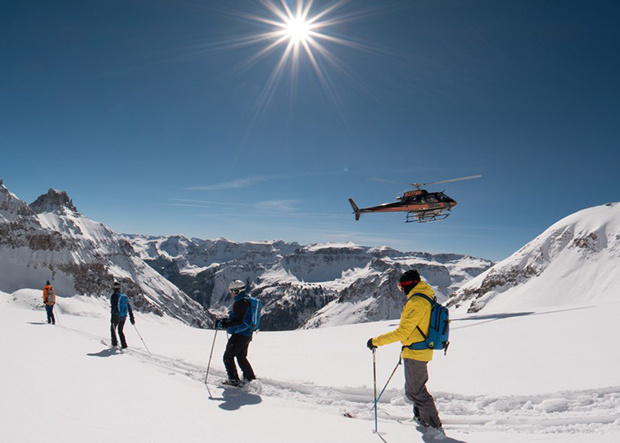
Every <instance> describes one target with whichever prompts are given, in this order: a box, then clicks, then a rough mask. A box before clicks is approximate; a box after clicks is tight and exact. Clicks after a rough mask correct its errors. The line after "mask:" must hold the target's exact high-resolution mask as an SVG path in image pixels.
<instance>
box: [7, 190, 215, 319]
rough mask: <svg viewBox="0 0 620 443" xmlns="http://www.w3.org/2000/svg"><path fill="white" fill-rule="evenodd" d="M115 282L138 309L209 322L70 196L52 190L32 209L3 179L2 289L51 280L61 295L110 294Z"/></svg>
mask: <svg viewBox="0 0 620 443" xmlns="http://www.w3.org/2000/svg"><path fill="white" fill-rule="evenodd" d="M115 279H116V280H119V281H120V282H121V283H122V284H123V287H124V288H125V291H126V292H127V293H128V294H129V295H130V296H132V303H133V304H134V305H135V306H136V308H137V309H138V310H140V311H143V312H150V311H152V312H156V313H160V314H161V313H163V312H165V313H167V314H169V315H171V316H173V317H176V318H179V319H182V320H184V321H186V322H188V323H189V324H193V325H204V324H205V312H204V310H203V309H202V307H201V306H200V305H199V304H197V303H196V302H194V301H193V300H192V299H191V298H189V297H188V296H187V295H186V294H184V293H183V291H181V290H179V289H178V288H177V287H176V286H174V285H173V284H172V283H170V282H169V281H168V280H166V279H165V278H163V277H162V276H161V275H160V274H159V273H157V272H155V271H154V270H153V269H152V268H151V267H150V266H148V265H147V264H146V263H144V261H143V260H142V259H141V258H140V256H139V255H138V254H137V253H136V252H135V251H134V250H133V248H132V246H131V245H130V244H129V242H128V241H127V240H126V239H124V238H123V237H121V236H119V235H117V234H115V233H114V232H113V231H112V230H111V229H110V228H108V227H107V226H105V225H104V224H102V223H98V222H95V221H93V220H90V219H89V218H87V217H85V216H83V215H82V214H80V213H79V212H77V209H76V208H75V206H74V205H73V202H72V201H71V199H70V198H69V197H68V196H67V194H66V193H65V192H63V191H57V190H53V189H50V190H49V191H48V192H47V194H44V195H42V196H40V197H39V198H38V199H37V200H36V201H35V202H33V203H32V204H31V205H28V204H26V203H25V202H23V201H22V200H20V199H19V198H18V197H17V196H16V195H15V194H13V193H12V192H10V191H9V190H8V189H7V188H6V187H5V186H4V183H3V181H2V180H0V290H2V291H15V290H18V289H21V288H38V287H40V288H42V287H43V285H44V284H45V282H46V280H50V281H51V282H52V285H53V286H54V288H55V289H56V292H57V294H58V295H60V296H61V297H65V296H73V295H75V294H87V295H95V296H103V295H105V296H107V295H109V293H111V288H112V283H113V281H114V280H115Z"/></svg>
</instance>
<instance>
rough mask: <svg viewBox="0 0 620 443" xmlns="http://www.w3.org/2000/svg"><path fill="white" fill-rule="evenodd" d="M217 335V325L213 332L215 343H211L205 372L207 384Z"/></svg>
mask: <svg viewBox="0 0 620 443" xmlns="http://www.w3.org/2000/svg"><path fill="white" fill-rule="evenodd" d="M216 337H217V326H216V327H215V333H214V334H213V344H212V345H211V352H210V353H209V363H207V373H206V374H205V385H206V384H207V377H208V376H209V368H211V357H213V349H214V348H215V338H216Z"/></svg>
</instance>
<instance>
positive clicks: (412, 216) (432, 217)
mask: <svg viewBox="0 0 620 443" xmlns="http://www.w3.org/2000/svg"><path fill="white" fill-rule="evenodd" d="M449 215H450V213H449V212H434V211H425V212H420V211H409V212H407V218H406V220H405V223H426V222H432V221H439V220H445V219H446V218H448V216H449Z"/></svg>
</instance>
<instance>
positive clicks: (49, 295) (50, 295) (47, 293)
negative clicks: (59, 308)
mask: <svg viewBox="0 0 620 443" xmlns="http://www.w3.org/2000/svg"><path fill="white" fill-rule="evenodd" d="M43 304H45V311H46V312H47V323H51V324H53V325H55V324H56V318H55V317H54V305H55V304H56V293H55V292H54V288H52V285H51V284H50V282H49V280H48V281H47V282H46V283H45V286H43Z"/></svg>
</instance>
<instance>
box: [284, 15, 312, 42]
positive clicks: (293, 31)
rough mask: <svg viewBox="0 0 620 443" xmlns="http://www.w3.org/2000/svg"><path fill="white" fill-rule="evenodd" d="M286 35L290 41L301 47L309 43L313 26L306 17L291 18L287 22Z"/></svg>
mask: <svg viewBox="0 0 620 443" xmlns="http://www.w3.org/2000/svg"><path fill="white" fill-rule="evenodd" d="M285 25H286V26H285V28H284V34H285V35H286V36H287V37H288V38H289V39H290V41H291V42H292V43H293V44H295V45H299V44H302V43H307V42H308V40H309V39H310V36H311V30H312V25H311V23H310V22H309V21H307V20H306V19H305V18H304V17H301V16H297V17H289V18H287V20H286V22H285Z"/></svg>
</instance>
